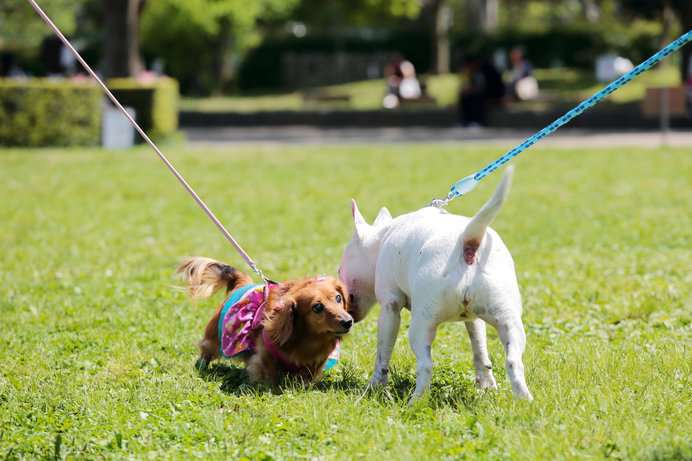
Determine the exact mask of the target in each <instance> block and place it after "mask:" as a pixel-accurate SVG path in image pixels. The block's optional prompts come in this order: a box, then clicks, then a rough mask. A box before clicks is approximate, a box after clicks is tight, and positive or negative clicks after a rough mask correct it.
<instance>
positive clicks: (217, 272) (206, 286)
mask: <svg viewBox="0 0 692 461" xmlns="http://www.w3.org/2000/svg"><path fill="white" fill-rule="evenodd" d="M175 273H176V274H180V279H181V280H182V281H183V282H185V283H187V285H188V287H190V293H191V295H192V299H199V298H207V297H209V296H211V295H213V294H214V293H216V292H217V291H219V290H220V289H222V288H224V287H225V288H226V291H227V292H228V291H233V290H235V289H236V288H240V287H242V286H245V285H249V284H251V283H252V278H251V277H250V276H249V275H247V274H245V273H243V272H240V271H239V270H238V269H236V268H235V267H231V266H229V265H227V264H224V263H222V262H219V261H216V260H214V259H210V258H204V257H201V256H195V257H192V258H187V259H186V260H184V261H183V262H182V263H180V266H178V268H177V269H176V270H175Z"/></svg>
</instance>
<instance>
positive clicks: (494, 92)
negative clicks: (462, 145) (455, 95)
mask: <svg viewBox="0 0 692 461" xmlns="http://www.w3.org/2000/svg"><path fill="white" fill-rule="evenodd" d="M464 71H465V72H466V73H467V77H468V82H469V83H468V85H467V86H465V87H464V88H462V90H461V94H460V96H459V115H460V118H461V121H462V122H463V123H464V124H466V125H470V126H479V125H481V124H483V123H484V121H485V114H486V109H487V106H488V105H489V104H492V103H500V102H501V100H502V98H503V97H504V94H505V85H504V84H503V83H502V76H501V75H500V73H499V72H498V71H497V69H495V67H494V66H493V65H492V64H490V63H489V62H488V61H486V60H485V59H483V58H479V57H471V58H469V59H467V60H466V63H465V66H464Z"/></svg>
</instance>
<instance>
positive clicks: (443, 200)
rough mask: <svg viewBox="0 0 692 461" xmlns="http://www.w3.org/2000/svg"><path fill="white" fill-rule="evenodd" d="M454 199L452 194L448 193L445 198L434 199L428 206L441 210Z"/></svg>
mask: <svg viewBox="0 0 692 461" xmlns="http://www.w3.org/2000/svg"><path fill="white" fill-rule="evenodd" d="M453 198H454V193H453V192H450V193H449V194H447V196H446V197H445V198H439V197H438V198H434V199H433V200H432V202H430V203H429V204H428V206H434V207H435V208H442V207H443V206H446V205H447V204H448V203H449V202H450V201H451V200H452V199H453Z"/></svg>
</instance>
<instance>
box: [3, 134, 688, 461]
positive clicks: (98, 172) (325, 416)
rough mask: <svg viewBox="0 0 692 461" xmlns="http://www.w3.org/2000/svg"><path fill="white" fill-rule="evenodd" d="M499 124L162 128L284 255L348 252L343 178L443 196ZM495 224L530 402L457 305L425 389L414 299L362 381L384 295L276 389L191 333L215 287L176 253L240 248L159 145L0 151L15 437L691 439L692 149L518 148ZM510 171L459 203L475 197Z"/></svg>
mask: <svg viewBox="0 0 692 461" xmlns="http://www.w3.org/2000/svg"><path fill="white" fill-rule="evenodd" d="M505 147H506V146H498V147H497V148H493V147H488V146H485V147H474V146H472V145H461V144H460V145H444V146H441V145H416V146H410V147H407V146H400V145H398V146H378V147H367V146H363V147H339V146H321V147H303V146H291V147H262V148H237V147H233V148H227V149H221V148H217V149H204V150H202V149H196V150H190V149H189V148H184V147H175V146H172V147H170V148H169V149H168V150H169V151H168V152H167V154H168V155H169V156H170V159H171V160H172V162H173V163H174V164H175V165H176V166H177V167H178V169H179V170H180V172H181V173H182V174H183V175H184V176H185V177H186V178H187V180H188V181H189V182H190V184H191V185H192V186H193V187H195V188H196V189H197V192H198V193H199V194H200V195H201V196H202V197H203V198H204V199H205V200H206V201H207V203H208V205H209V206H210V207H211V208H212V210H213V211H214V212H215V213H216V214H217V216H218V217H219V218H220V219H221V221H222V222H223V223H224V224H225V225H226V226H227V227H228V228H229V230H230V231H231V232H232V233H233V235H234V236H235V237H236V238H237V239H238V240H239V241H240V242H241V244H242V245H243V246H244V248H245V249H246V250H247V251H248V252H249V253H250V255H251V256H252V257H253V258H254V259H255V260H256V261H257V262H258V264H259V265H260V267H261V268H263V269H264V270H265V272H267V273H268V274H269V275H270V276H271V277H272V278H275V279H279V280H282V279H289V278H294V277H299V276H303V275H310V274H316V273H322V272H327V273H329V274H335V273H336V269H337V266H338V262H339V257H340V253H341V250H342V249H343V247H344V245H345V243H346V242H347V240H348V239H349V238H350V235H351V232H352V223H351V217H350V210H349V205H348V203H349V199H350V198H351V197H353V198H355V199H356V200H357V201H358V205H359V207H360V208H361V211H362V212H363V214H364V215H365V216H366V218H367V219H369V220H372V219H373V217H374V216H375V215H376V213H377V211H378V210H379V207H380V206H382V205H387V206H388V207H389V208H390V210H391V211H392V213H393V214H394V215H398V214H401V213H404V212H407V211H410V210H412V209H415V208H417V207H420V206H422V205H425V204H426V203H428V201H429V200H430V199H431V198H432V197H434V196H438V195H440V194H441V193H443V192H444V191H445V190H447V188H448V187H449V185H450V184H451V183H453V182H454V181H456V180H457V179H459V178H460V177H463V176H465V175H467V174H468V173H470V172H473V171H476V170H477V169H479V168H480V167H482V166H484V165H485V164H487V163H488V162H489V161H490V160H492V159H494V158H496V157H497V156H498V154H499V153H502V152H504V151H505V150H506V149H505ZM515 163H516V165H517V170H516V174H515V180H514V185H513V190H512V192H511V195H510V197H509V200H508V202H507V203H506V205H505V206H504V209H503V210H502V212H501V214H500V215H499V216H498V218H497V219H496V221H495V223H494V224H493V227H494V228H495V229H496V230H497V231H498V232H499V233H500V234H501V235H502V237H503V239H504V241H505V242H506V244H507V246H508V247H509V249H510V251H511V252H512V254H513V256H514V260H515V265H516V269H517V276H518V279H519V283H520V288H521V291H522V296H523V302H524V322H525V327H526V331H527V336H528V346H527V351H526V354H525V365H526V374H527V382H528V385H529V387H530V389H531V391H532V393H533V395H534V397H535V399H536V400H535V401H534V402H533V403H532V404H526V403H517V402H515V401H514V399H513V398H512V395H511V390H510V386H509V383H508V380H507V377H506V375H505V371H504V354H503V350H502V346H501V345H500V344H499V342H498V341H497V337H496V334H495V333H494V331H493V330H492V329H491V330H490V331H489V336H490V340H489V349H490V356H491V359H492V361H493V363H494V365H495V366H494V368H495V373H496V377H497V379H498V384H499V389H498V390H497V391H492V392H479V391H477V390H476V389H475V386H474V383H473V380H474V374H473V364H472V355H471V350H470V346H469V343H468V339H467V338H466V333H465V330H464V328H463V326H462V325H460V324H445V325H442V326H441V328H440V330H439V333H438V336H437V339H436V342H435V344H434V347H433V357H434V359H435V372H434V378H433V386H432V392H431V395H430V397H429V398H428V399H427V400H426V401H424V402H423V403H422V404H421V405H420V406H418V407H416V408H407V407H406V406H405V402H406V401H407V398H408V396H409V395H410V393H411V392H412V390H413V387H414V383H415V360H414V358H413V355H412V353H411V351H410V348H409V347H408V342H407V340H406V330H407V328H408V324H409V316H408V314H404V317H403V321H402V331H401V334H400V338H399V341H398V343H397V346H396V348H395V352H394V356H393V360H392V377H391V386H390V388H389V389H388V390H387V391H386V392H385V393H383V394H382V395H363V394H362V392H361V391H362V388H363V387H364V386H365V383H366V382H367V380H368V378H369V375H370V373H371V372H372V369H371V368H372V365H373V363H374V357H375V344H376V337H375V330H376V323H377V318H376V316H377V309H375V313H374V314H373V315H371V316H370V317H369V318H367V319H366V320H365V321H364V322H362V323H361V324H358V325H357V326H356V328H355V329H354V332H353V334H352V335H350V337H349V338H348V339H347V340H346V341H345V343H344V345H343V356H342V358H343V360H342V362H341V363H340V365H339V366H338V367H337V368H336V369H335V370H334V371H333V372H330V373H329V374H328V376H327V377H326V379H325V381H324V382H323V383H321V384H320V385H318V386H315V387H313V388H311V389H309V390H307V391H305V390H302V389H299V388H297V387H288V388H286V389H284V390H283V391H282V392H277V393H273V392H270V391H268V390H267V389H265V388H263V387H262V386H248V385H246V384H245V383H244V381H245V378H246V377H245V374H244V372H243V370H242V367H238V366H237V365H236V364H233V363H231V362H222V363H220V364H218V365H216V366H213V367H212V368H211V371H210V372H208V373H205V374H203V375H202V376H200V375H199V374H198V373H197V372H196V371H195V370H194V360H195V357H196V349H195V346H194V342H195V341H196V340H197V339H199V337H200V336H201V332H202V328H203V326H204V324H205V323H206V321H207V320H208V316H209V315H210V311H211V309H212V307H213V306H214V304H215V303H216V302H218V301H220V299H219V298H217V299H215V300H211V301H209V302H202V303H200V304H199V305H198V306H195V305H193V304H192V303H190V302H189V301H188V300H187V299H186V297H185V295H184V293H181V292H179V291H177V290H175V289H174V288H173V287H172V285H176V282H175V280H174V279H173V278H172V272H173V269H174V267H175V265H176V263H177V262H178V261H179V260H180V259H181V258H182V257H184V256H188V255H205V256H210V257H214V258H218V259H221V260H223V261H226V262H228V263H231V264H233V265H236V266H238V267H240V268H241V269H246V268H245V267H244V263H243V262H242V260H241V259H240V257H239V256H238V255H237V254H236V253H235V252H234V250H233V249H232V248H231V246H230V245H229V244H228V243H227V242H226V241H225V240H224V239H223V238H222V236H221V235H220V234H219V232H218V230H217V229H216V228H215V227H214V226H213V225H212V224H211V223H210V222H209V221H208V219H207V218H206V217H205V216H204V214H203V213H202V212H201V211H200V210H199V209H198V207H197V205H196V204H195V203H194V202H193V201H192V200H191V199H190V198H189V197H188V196H187V195H186V193H185V192H184V190H183V189H182V188H181V187H180V186H179V185H178V184H177V182H176V181H175V179H174V178H173V177H172V176H171V175H170V173H168V171H167V170H166V169H165V168H164V167H163V166H162V165H161V163H160V161H159V160H158V158H156V156H155V155H154V154H152V153H151V152H150V151H149V150H147V149H144V148H136V149H133V150H129V151H122V152H104V151H100V150H86V149H74V150H56V149H46V150H3V151H0V191H2V205H1V206H0V254H1V255H2V257H0V331H2V334H1V335H0V353H1V354H2V357H3V360H2V361H1V362H0V434H2V435H1V436H0V457H1V458H3V459H4V458H6V457H8V458H9V459H13V458H26V459H36V458H54V457H55V458H61V457H69V458H89V459H92V458H99V459H100V458H137V459H140V458H155V459H159V458H160V459H180V458H204V459H209V458H210V457H211V458H214V459H217V458H222V459H243V458H245V459H316V458H320V457H322V459H372V458H376V457H380V458H382V459H402V460H410V459H460V458H464V457H467V458H472V459H475V458H480V459H541V458H542V459H580V460H581V459H601V458H604V457H609V456H610V457H616V458H619V459H692V444H691V442H690V438H689V435H690V433H692V420H691V419H690V418H689V415H690V413H692V391H691V390H692V362H691V361H690V357H691V356H692V340H691V338H692V314H691V312H692V300H691V297H690V293H691V292H692V272H691V271H690V267H692V250H691V246H690V242H692V205H691V202H690V200H689V199H690V191H691V190H692V177H691V176H690V174H689V171H692V157H690V155H689V149H687V148H677V149H665V148H660V149H652V150H647V149H632V148H628V149H626V150H625V149H593V150H587V149H580V148H574V149H568V150H548V149H545V148H541V147H537V148H535V149H533V150H531V151H527V152H526V153H525V154H523V155H522V157H520V158H518V159H517V160H515ZM497 180H499V174H496V175H492V176H490V177H488V178H487V179H486V180H485V181H483V182H482V183H481V184H479V186H478V187H477V188H476V190H474V192H473V193H471V194H469V195H468V196H465V197H463V198H461V199H457V200H455V201H454V202H452V203H451V204H450V206H449V210H450V211H452V212H455V213H459V214H467V215H468V214H472V213H474V212H475V211H476V210H477V209H478V208H479V207H480V206H481V205H482V203H484V202H485V200H487V198H488V197H489V196H490V194H491V193H492V190H493V189H494V187H495V185H496V183H497Z"/></svg>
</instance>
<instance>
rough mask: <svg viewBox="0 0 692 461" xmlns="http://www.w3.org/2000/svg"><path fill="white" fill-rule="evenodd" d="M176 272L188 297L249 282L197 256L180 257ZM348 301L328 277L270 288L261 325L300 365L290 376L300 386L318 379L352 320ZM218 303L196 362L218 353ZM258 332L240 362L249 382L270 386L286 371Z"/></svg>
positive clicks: (234, 271) (232, 270)
mask: <svg viewBox="0 0 692 461" xmlns="http://www.w3.org/2000/svg"><path fill="white" fill-rule="evenodd" d="M176 273H177V274H180V277H181V279H182V280H183V281H184V282H185V283H187V285H188V287H189V288H190V293H191V296H192V298H193V299H199V298H206V297H208V296H211V295H212V294H214V293H215V292H217V291H219V290H221V289H223V288H226V291H227V292H232V291H234V290H237V289H238V288H241V287H243V286H245V285H249V284H251V283H252V278H250V276H249V275H247V274H244V273H243V272H240V271H239V270H237V269H235V268H233V267H231V266H228V265H226V264H224V263H222V262H219V261H216V260H213V259H210V258H203V257H193V258H188V259H186V260H184V261H183V262H182V263H181V264H180V266H178V269H177V270H176ZM336 295H340V296H341V300H342V301H341V303H338V302H337V301H336ZM226 299H228V296H227V297H226ZM224 302H225V300H224ZM318 302H319V303H321V304H322V305H323V306H324V309H323V310H322V312H321V313H316V312H314V310H313V306H314V305H315V304H316V303H318ZM348 303H349V297H348V293H347V292H346V288H345V287H344V285H343V284H342V283H341V282H339V281H338V280H336V279H334V278H332V277H327V278H325V279H324V280H320V281H318V280H316V279H314V278H313V279H302V280H295V281H289V282H283V283H281V284H280V285H279V286H278V287H276V288H274V289H272V290H270V292H269V296H268V297H267V299H266V302H265V310H264V319H263V321H262V327H263V328H264V330H265V331H266V334H267V337H268V338H269V340H270V341H271V342H272V343H273V344H275V345H276V347H278V349H279V350H280V351H281V352H282V353H283V355H284V357H285V358H286V359H288V360H289V361H290V362H292V363H294V364H297V365H298V366H299V367H300V369H299V370H298V371H297V372H296V374H295V375H296V376H297V377H299V378H302V380H303V382H304V383H305V384H306V385H307V384H309V383H310V382H313V381H318V380H319V379H320V378H321V376H322V369H323V368H324V365H325V363H326V361H327V358H328V357H329V354H330V353H331V351H332V350H333V349H334V347H335V346H336V341H337V339H338V338H339V337H340V336H342V335H343V334H345V333H347V332H348V330H349V329H350V325H351V324H352V323H353V318H352V317H351V315H350V314H349V313H348V310H349V304H348ZM223 305H224V303H223V302H222V303H221V304H220V305H219V306H217V308H216V309H215V310H214V314H213V315H212V317H211V319H210V320H209V323H207V326H206V328H205V330H204V338H203V339H202V340H201V341H199V342H198V343H197V346H198V347H199V350H200V356H199V361H200V364H201V366H205V365H206V364H208V363H209V362H211V361H212V360H214V359H217V358H219V357H220V356H221V350H220V348H221V341H220V338H219V334H218V325H219V318H220V316H221V311H222V309H223ZM345 325H348V328H346V327H345ZM261 331H262V330H261V329H260V331H258V332H257V333H256V334H255V353H254V354H252V355H250V356H249V357H245V358H243V360H244V362H245V365H246V367H247V370H248V374H249V376H250V380H251V381H252V382H256V381H264V382H266V383H267V384H269V385H271V386H276V385H278V384H279V382H280V379H281V377H282V376H284V375H286V374H287V372H286V371H285V370H283V367H282V366H281V365H280V364H279V363H278V362H277V361H276V359H275V358H274V356H273V355H272V354H271V352H270V351H269V349H268V348H267V346H266V344H265V343H264V339H263V336H262V332H261Z"/></svg>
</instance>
